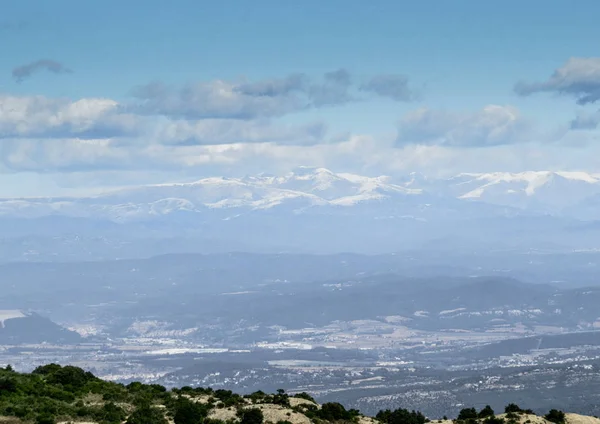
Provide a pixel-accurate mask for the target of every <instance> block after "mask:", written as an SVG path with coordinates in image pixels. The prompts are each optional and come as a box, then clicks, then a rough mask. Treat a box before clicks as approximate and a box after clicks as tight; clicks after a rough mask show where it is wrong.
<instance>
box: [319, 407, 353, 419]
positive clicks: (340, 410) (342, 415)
mask: <svg viewBox="0 0 600 424" xmlns="http://www.w3.org/2000/svg"><path fill="white" fill-rule="evenodd" d="M317 416H318V417H319V418H321V419H323V420H327V421H337V420H349V419H351V418H352V416H351V415H350V413H349V412H348V411H346V408H344V405H342V404H341V403H338V402H328V403H324V404H323V405H322V406H321V409H320V410H318V411H317Z"/></svg>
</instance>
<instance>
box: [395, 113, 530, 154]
mask: <svg viewBox="0 0 600 424" xmlns="http://www.w3.org/2000/svg"><path fill="white" fill-rule="evenodd" d="M530 130H531V125H530V123H529V122H528V121H527V120H526V119H524V118H523V117H522V116H521V115H520V113H519V111H518V110H517V109H516V108H514V107H511V106H499V105H488V106H485V107H484V108H483V109H481V110H478V111H476V112H471V113H457V112H450V111H437V110H431V109H426V108H423V109H418V110H416V111H414V112H411V113H409V114H407V115H406V116H404V117H403V118H402V119H401V121H400V125H399V127H398V138H397V141H396V143H397V145H399V146H402V145H407V144H424V145H441V146H455V147H490V146H498V145H503V144H516V143H522V142H527V141H530V137H531V132H530Z"/></svg>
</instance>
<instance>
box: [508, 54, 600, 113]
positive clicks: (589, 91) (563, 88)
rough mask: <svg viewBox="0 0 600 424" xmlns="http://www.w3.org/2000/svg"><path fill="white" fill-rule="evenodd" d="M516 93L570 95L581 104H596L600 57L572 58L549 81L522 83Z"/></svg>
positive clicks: (598, 92)
mask: <svg viewBox="0 0 600 424" xmlns="http://www.w3.org/2000/svg"><path fill="white" fill-rule="evenodd" d="M515 91H516V92H517V94H520V95H523V96H527V95H530V94H534V93H540V92H550V93H556V94H563V95H569V96H573V97H575V98H576V99H577V103H579V104H586V103H593V102H596V101H598V100H600V57H572V58H570V59H569V60H567V62H566V63H565V64H564V65H563V66H561V67H560V68H558V69H556V70H555V71H554V73H553V74H552V75H551V76H550V78H549V79H548V80H546V81H544V82H535V83H527V82H520V83H518V84H517V85H516V86H515Z"/></svg>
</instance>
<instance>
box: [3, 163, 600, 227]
mask: <svg viewBox="0 0 600 424" xmlns="http://www.w3.org/2000/svg"><path fill="white" fill-rule="evenodd" d="M457 200H458V201H460V202H456V201H457ZM442 202H446V203H447V204H448V205H452V206H455V207H460V206H458V205H460V203H467V202H471V203H472V202H477V203H486V204H490V205H495V206H503V207H509V208H511V209H514V210H515V211H520V212H521V211H524V212H531V213H536V214H537V213H544V214H551V215H560V216H572V217H576V218H581V219H597V218H599V217H600V211H596V210H594V209H595V208H593V207H592V206H593V205H594V204H596V203H598V202H600V173H599V174H592V173H585V172H551V171H540V172H521V173H503V172H494V173H487V174H485V173H482V174H474V173H463V174H459V175H456V176H454V177H452V178H446V179H439V178H438V179H432V178H428V177H426V176H424V175H422V174H417V173H411V174H409V175H408V176H406V177H404V178H392V177H388V176H378V177H366V176H361V175H356V174H349V173H335V172H332V171H330V170H327V169H324V168H310V167H301V168H298V169H296V170H295V171H294V172H290V173H288V174H285V175H283V176H273V175H264V174H260V175H256V176H247V177H243V178H225V177H211V178H204V179H201V180H198V181H194V182H188V183H173V184H156V185H145V186H136V187H129V188H124V189H119V190H114V191H109V192H106V193H103V194H101V195H98V196H94V197H80V198H21V199H2V200H1V201H0V216H4V217H6V216H20V217H40V216H47V215H65V216H74V217H94V218H102V219H109V220H112V221H115V222H125V221H132V220H147V219H152V218H156V217H158V216H165V215H169V214H173V213H177V212H193V213H203V212H207V211H221V212H222V214H223V215H224V218H229V219H232V218H234V217H235V216H236V214H238V213H243V212H248V211H261V210H272V209H284V210H287V211H288V212H291V213H294V214H301V213H309V212H314V211H315V210H321V209H323V210H329V211H331V210H332V209H343V208H364V207H365V206H369V207H372V208H380V207H381V206H382V205H386V206H387V207H388V208H389V207H393V208H395V209H397V210H399V211H401V210H402V209H405V208H406V209H407V210H410V211H414V210H413V208H414V207H415V206H419V207H421V208H422V209H427V208H428V207H430V206H436V207H439V204H440V203H442ZM464 207H466V206H464ZM581 208H585V209H586V210H585V213H578V210H579V209H581ZM415 218H418V215H417V216H415Z"/></svg>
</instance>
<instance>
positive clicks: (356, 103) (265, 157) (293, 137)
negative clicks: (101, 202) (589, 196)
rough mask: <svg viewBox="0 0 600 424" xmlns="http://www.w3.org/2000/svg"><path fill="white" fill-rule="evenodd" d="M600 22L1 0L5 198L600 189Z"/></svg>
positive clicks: (381, 8)
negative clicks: (218, 187)
mask: <svg viewBox="0 0 600 424" xmlns="http://www.w3.org/2000/svg"><path fill="white" fill-rule="evenodd" d="M599 13H600V3H598V2H596V1H579V2H577V3H572V2H567V1H554V2H548V1H537V0H531V1H527V2H518V1H504V2H484V1H470V0H469V1H467V0H465V1H453V2H449V1H448V2H446V1H419V2H408V1H401V2H400V1H378V2H369V3H368V2H365V1H348V0H346V1H337V0H335V1H334V0H330V1H327V2H323V1H302V2H292V1H281V0H279V1H275V0H273V1H254V2H250V1H226V2H223V1H220V2H209V1H187V0H186V1H183V0H180V1H177V0H174V1H171V2H165V1H152V0H150V1H149V0H146V1H138V0H130V1H127V2H123V1H112V0H111V1H103V2H82V1H72V0H56V1H52V2H45V1H39V0H38V1H30V0H18V1H13V0H6V1H4V2H3V12H2V15H1V16H0V51H1V52H2V55H0V96H1V97H0V137H1V138H2V140H0V143H2V145H3V149H2V150H0V173H1V175H0V183H3V184H2V187H3V188H2V189H0V195H4V196H8V195H10V196H13V195H45V194H60V193H63V192H64V193H66V192H74V191H82V192H85V191H86V190H92V189H95V188H99V187H105V186H113V185H124V184H131V183H140V182H142V183H143V182H159V181H163V180H180V179H193V178H197V177H201V176H205V175H211V174H215V173H217V174H224V175H230V174H231V175H237V174H240V173H246V172H248V173H252V172H260V171H261V170H264V171H269V172H285V171H286V170H289V169H293V167H295V166H298V165H316V166H328V167H331V168H334V169H336V170H340V171H352V172H363V173H368V174H401V173H405V172H411V171H415V170H416V171H423V172H427V173H432V172H435V173H437V174H452V173H454V172H460V171H477V172H483V171H498V170H506V171H522V170H529V169H559V168H560V169H581V170H586V171H590V172H600V161H599V160H598V159H596V157H598V155H597V153H600V152H599V150H600V149H599V148H598V147H597V145H598V142H599V140H598V133H597V124H598V122H600V114H599V113H598V108H599V107H598V105H597V104H596V103H597V99H596V98H595V94H597V93H598V92H600V47H598V42H597V40H599V39H600V26H598V25H597V16H598V15H599ZM553 74H554V75H558V77H556V78H554V79H553V78H552V75H553ZM519 84H520V85H519ZM232 96H234V97H232Z"/></svg>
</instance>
